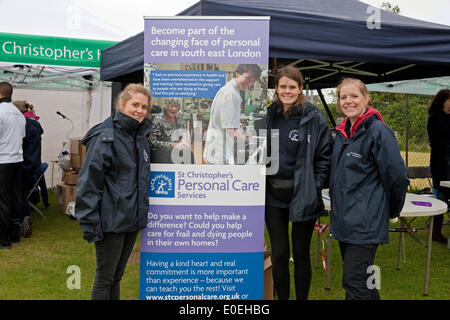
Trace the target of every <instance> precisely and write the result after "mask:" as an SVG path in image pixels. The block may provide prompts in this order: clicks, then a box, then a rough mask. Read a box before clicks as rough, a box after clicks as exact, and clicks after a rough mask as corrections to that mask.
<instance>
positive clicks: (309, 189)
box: [265, 66, 332, 300]
mask: <svg viewBox="0 0 450 320" xmlns="http://www.w3.org/2000/svg"><path fill="white" fill-rule="evenodd" d="M274 84H275V90H276V94H275V101H274V102H273V103H272V104H271V105H270V107H269V109H268V111H267V130H268V131H267V136H268V137H272V138H271V139H269V141H268V156H270V158H271V161H275V160H274V158H275V157H278V158H279V160H278V162H279V169H278V172H276V173H275V174H273V175H268V176H267V192H266V215H265V221H266V226H267V230H268V232H269V237H270V243H271V248H272V263H273V279H274V286H275V290H276V292H277V296H278V299H279V300H287V299H289V295H290V292H289V291H290V275H289V258H290V244H289V231H288V230H289V221H291V222H292V252H293V256H294V281H295V292H296V297H297V299H298V300H305V299H307V297H308V293H309V288H310V284H311V259H310V243H311V237H312V233H313V229H314V225H315V223H316V220H317V218H318V217H320V216H322V215H324V214H325V211H324V204H323V200H322V195H321V192H322V189H323V188H326V187H327V185H328V178H329V167H330V157H331V148H332V138H331V132H330V130H329V128H328V126H327V123H326V119H325V117H324V115H323V114H322V112H321V111H320V110H319V109H317V108H316V107H315V106H314V105H312V104H311V103H309V102H307V101H306V97H305V96H304V95H303V92H302V90H303V75H302V74H301V72H300V71H299V70H298V69H297V68H295V67H293V66H287V67H283V68H281V69H279V70H278V72H277V73H276V75H275V79H274ZM276 136H278V141H279V143H278V144H279V147H278V149H279V150H276V149H277V148H276V147H275V146H274V143H272V142H274V141H276V139H274V137H276Z"/></svg>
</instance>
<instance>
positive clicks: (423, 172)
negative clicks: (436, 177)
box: [406, 167, 433, 194]
mask: <svg viewBox="0 0 450 320" xmlns="http://www.w3.org/2000/svg"><path fill="white" fill-rule="evenodd" d="M406 171H407V175H408V178H409V179H427V180H428V185H429V186H430V188H426V189H430V191H429V192H424V191H425V190H421V191H419V192H417V193H421V194H433V183H432V182H431V169H430V167H408V168H406Z"/></svg>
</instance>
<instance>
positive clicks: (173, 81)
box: [144, 63, 268, 165]
mask: <svg viewBox="0 0 450 320" xmlns="http://www.w3.org/2000/svg"><path fill="white" fill-rule="evenodd" d="M144 67H145V68H144V74H145V80H144V84H145V86H147V87H148V88H150V91H151V93H152V109H151V112H150V117H151V118H152V123H153V130H152V133H151V136H150V143H151V162H152V163H175V164H240V165H243V164H262V163H263V155H264V152H265V128H266V109H267V105H268V97H267V80H268V79H267V75H268V70H267V69H268V68H267V65H259V64H212V63H190V64H187V63H158V64H153V63H152V64H150V63H147V64H145V66H144Z"/></svg>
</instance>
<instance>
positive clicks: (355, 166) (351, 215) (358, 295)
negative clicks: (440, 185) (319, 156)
mask: <svg viewBox="0 0 450 320" xmlns="http://www.w3.org/2000/svg"><path fill="white" fill-rule="evenodd" d="M337 94H338V107H339V108H340V110H341V111H342V113H344V115H345V116H346V118H345V119H344V120H343V121H342V122H341V123H340V124H339V125H338V126H337V128H336V138H335V141H334V146H333V154H332V157H331V173H330V197H331V230H330V236H331V237H333V238H334V239H336V240H337V241H339V247H340V249H341V256H342V260H343V275H342V286H343V287H344V289H345V291H346V295H345V298H346V299H349V300H376V299H379V298H380V297H379V295H378V291H377V289H376V283H375V285H373V283H371V284H370V285H369V284H368V277H369V276H370V275H371V273H367V272H368V271H367V270H368V267H370V266H373V265H374V260H375V252H376V250H377V247H378V245H379V244H385V243H388V242H389V218H393V217H397V216H399V214H400V211H401V209H402V207H403V204H404V202H405V196H406V190H407V187H408V183H409V180H408V178H407V175H406V167H405V164H404V162H403V159H402V157H401V156H400V150H399V148H398V145H397V141H396V139H395V136H394V133H393V132H392V130H391V129H390V128H389V127H388V126H386V125H385V124H384V121H383V118H382V117H381V114H380V113H379V112H378V111H377V110H376V109H374V108H373V107H372V106H371V102H370V95H369V93H368V91H367V88H366V86H365V85H364V83H363V82H362V81H360V80H358V79H353V78H346V79H344V80H343V81H342V82H341V83H340V84H339V85H338V87H337Z"/></svg>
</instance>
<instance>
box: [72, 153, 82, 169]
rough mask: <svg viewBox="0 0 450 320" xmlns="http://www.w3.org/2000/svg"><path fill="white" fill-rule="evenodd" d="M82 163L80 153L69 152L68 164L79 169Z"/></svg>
mask: <svg viewBox="0 0 450 320" xmlns="http://www.w3.org/2000/svg"><path fill="white" fill-rule="evenodd" d="M82 164H83V161H82V160H81V154H70V166H71V167H72V169H74V170H77V171H80V170H81V165H82Z"/></svg>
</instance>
